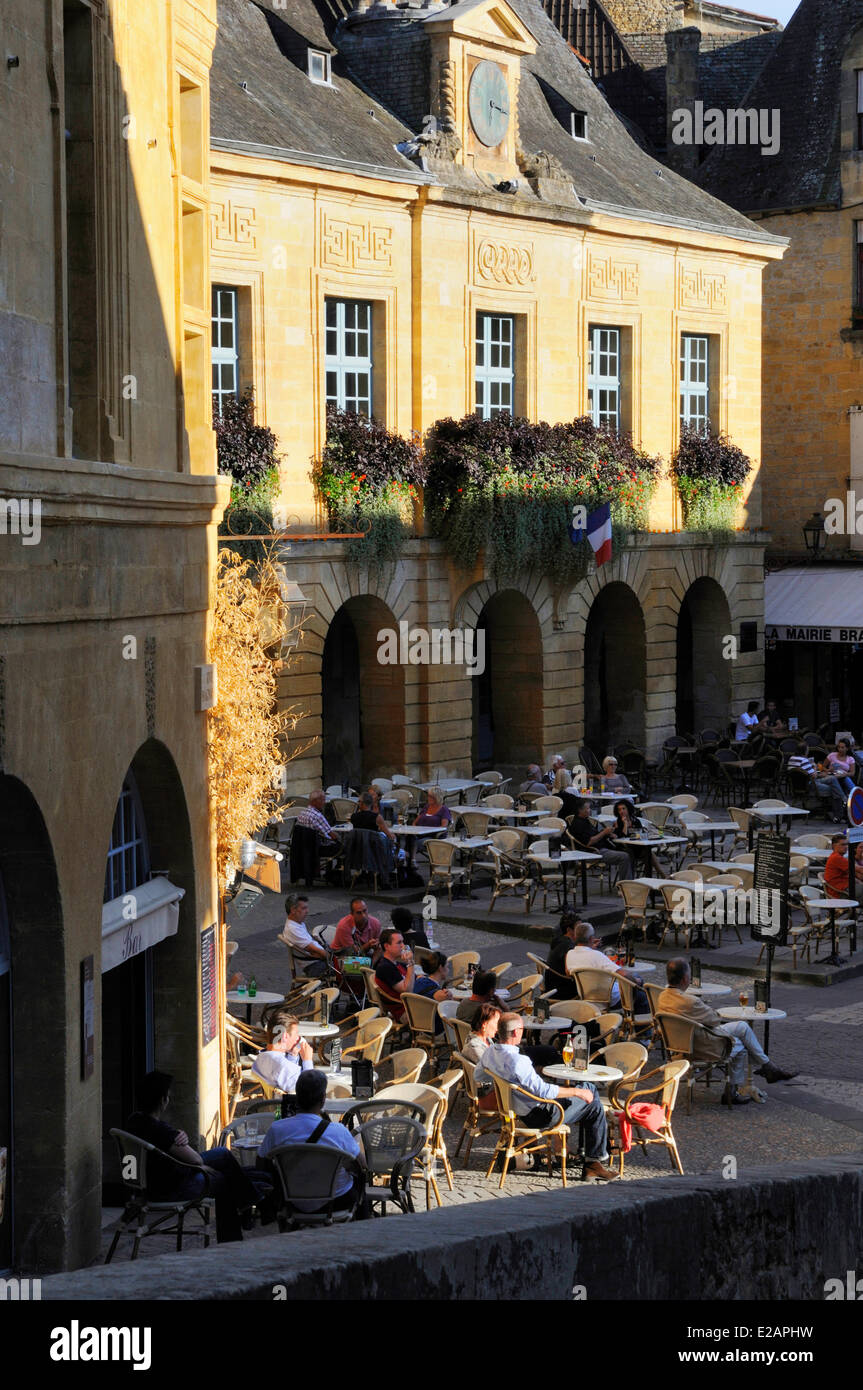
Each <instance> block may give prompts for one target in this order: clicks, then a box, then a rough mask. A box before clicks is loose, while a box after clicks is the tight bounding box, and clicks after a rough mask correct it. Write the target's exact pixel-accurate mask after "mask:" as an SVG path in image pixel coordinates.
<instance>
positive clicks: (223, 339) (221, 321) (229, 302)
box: [211, 285, 240, 415]
mask: <svg viewBox="0 0 863 1390" xmlns="http://www.w3.org/2000/svg"><path fill="white" fill-rule="evenodd" d="M237 298H238V296H237V291H236V290H235V289H232V288H231V287H230V286H229V285H214V286H213V336H212V349H211V351H212V363H213V414H214V415H221V413H222V405H223V403H224V402H225V401H226V400H227V399H228V398H229V397H231V396H233V397H235V398H236V397H237V396H238V395H239V394H240V378H239V361H240V358H239V350H238V341H239V331H238V330H239V324H238V319H237Z"/></svg>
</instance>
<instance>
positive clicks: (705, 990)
mask: <svg viewBox="0 0 863 1390" xmlns="http://www.w3.org/2000/svg"><path fill="white" fill-rule="evenodd" d="M683 992H684V994H694V995H696V996H697V997H698V998H699V999H701V998H707V997H708V996H711V997H712V996H715V995H718V994H731V993H732V992H733V991H732V987H731V985H710V984H700V985H690V986H689V989H686V990H684V991H683Z"/></svg>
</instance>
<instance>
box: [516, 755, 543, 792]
mask: <svg viewBox="0 0 863 1390" xmlns="http://www.w3.org/2000/svg"><path fill="white" fill-rule="evenodd" d="M518 794H519V796H548V787H547V786H546V785H545V782H544V781H543V780H542V769H541V768H540V767H538V766H537V765H536V763H531V765H530V767H529V768H528V769H527V780H526V781H524V782H522V784H521V786H520V787H519V789H518Z"/></svg>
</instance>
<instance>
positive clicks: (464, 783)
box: [417, 777, 487, 794]
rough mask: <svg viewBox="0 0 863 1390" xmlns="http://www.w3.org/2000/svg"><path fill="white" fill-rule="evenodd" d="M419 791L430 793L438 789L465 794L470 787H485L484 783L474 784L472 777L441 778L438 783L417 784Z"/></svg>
mask: <svg viewBox="0 0 863 1390" xmlns="http://www.w3.org/2000/svg"><path fill="white" fill-rule="evenodd" d="M417 785H418V786H419V788H420V790H421V791H424V792H431V791H435V789H439V790H440V791H442V792H445V793H447V794H448V793H450V792H466V791H468V790H469V788H470V787H482V786H486V785H487V783H485V782H475V781H474V780H473V778H472V777H442V778H441V779H440V781H439V782H418V783H417Z"/></svg>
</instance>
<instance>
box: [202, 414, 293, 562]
mask: <svg viewBox="0 0 863 1390" xmlns="http://www.w3.org/2000/svg"><path fill="white" fill-rule="evenodd" d="M213 429H214V431H215V435H216V450H217V454H218V460H219V472H220V473H222V474H229V475H230V478H231V499H230V502H229V503H228V508H227V511H226V512H225V515H224V517H223V519H222V521H221V522H220V524H219V534H220V535H223V536H230V537H231V538H232V539H231V541H230V547H231V549H233V550H235V551H236V552H237V553H238V554H239V555H241V556H243V558H244V559H247V560H260V559H261V557H262V554H263V548H262V542H260V541H242V540H241V541H236V542H235V541H234V540H233V537H235V536H242V535H259V534H264V533H267V532H272V530H273V503H274V502H275V500H276V498H277V497H278V495H279V453H278V440H277V439H276V436H275V434H274V433H273V431H272V430H271V429H269V428H268V427H267V426H266V425H257V424H256V423H255V398H254V393H253V391H252V390H251V388H248V389H247V390H246V391H244V392H243V394H242V395H241V396H238V397H236V398H235V397H228V399H226V400H225V401H223V402H222V408H221V410H220V411H218V410H216V411H214V412H213Z"/></svg>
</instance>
